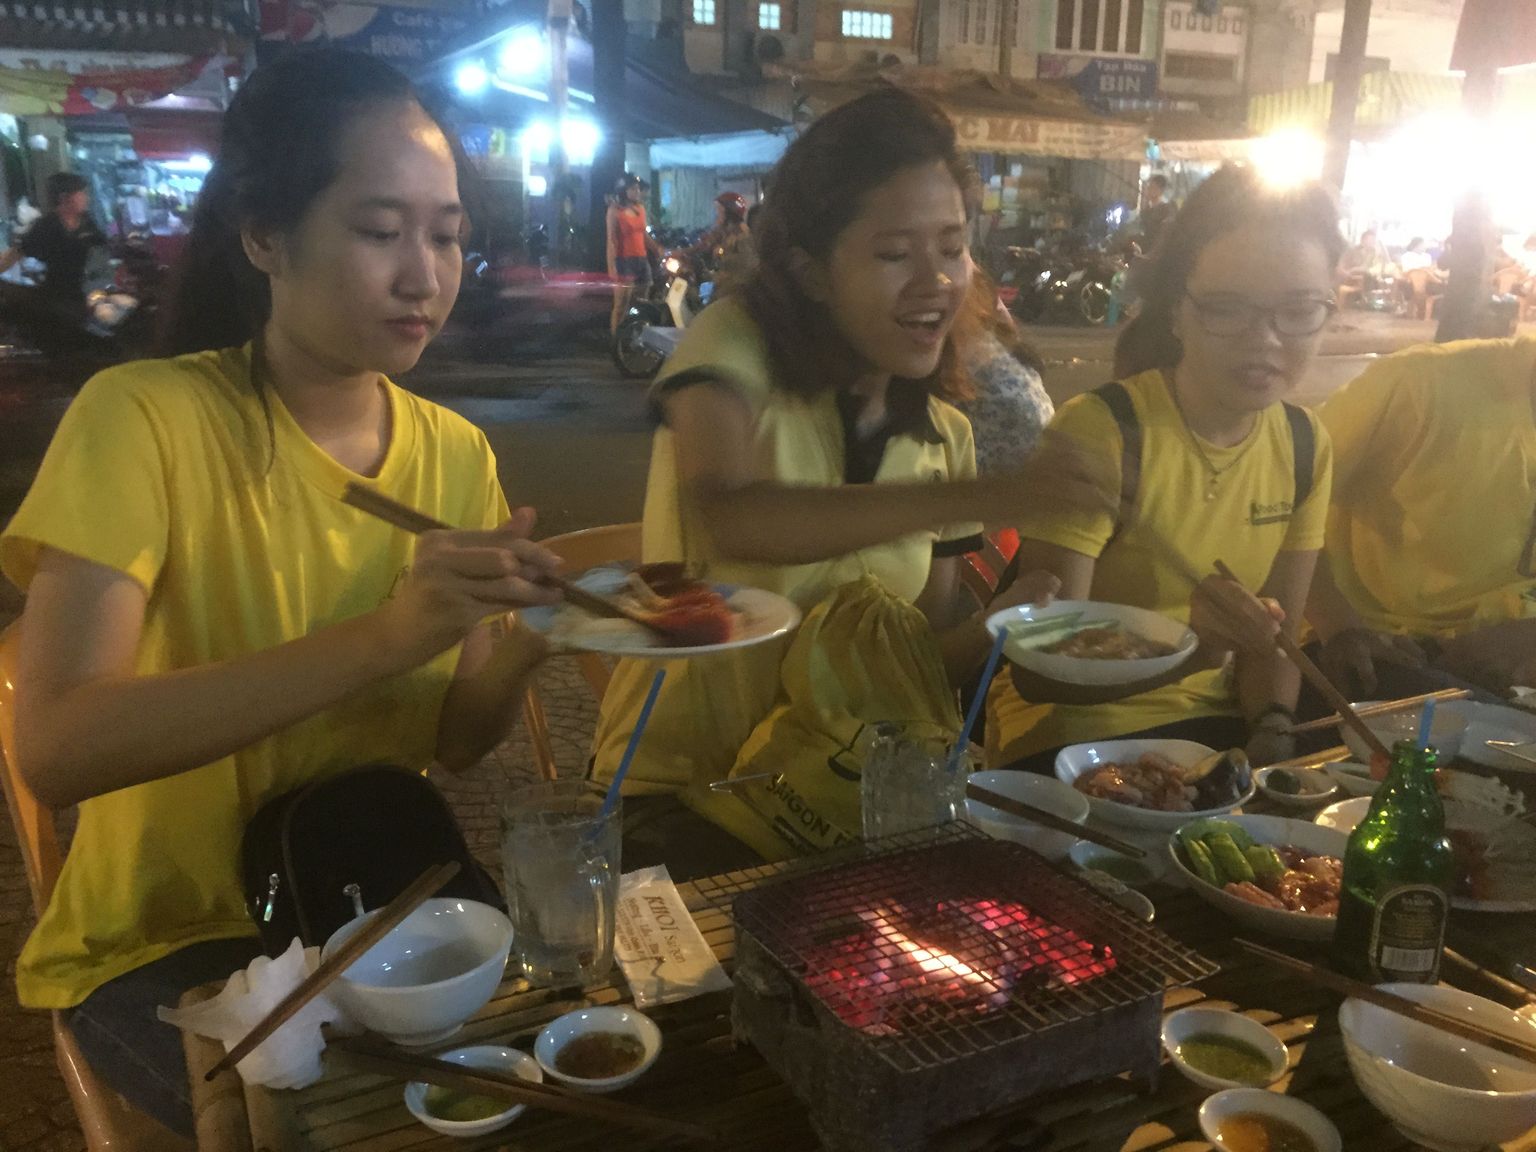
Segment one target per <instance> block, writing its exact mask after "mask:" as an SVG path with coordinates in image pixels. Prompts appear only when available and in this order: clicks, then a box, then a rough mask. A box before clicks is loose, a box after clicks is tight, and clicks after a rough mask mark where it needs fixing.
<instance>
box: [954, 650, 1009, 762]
mask: <svg viewBox="0 0 1536 1152" xmlns="http://www.w3.org/2000/svg"><path fill="white" fill-rule="evenodd" d="M1007 640H1008V630H1007V629H1006V628H999V629H998V630H997V635H996V636H995V637H993V639H992V651H991V652H990V653H989V654H988V656H987V666H986V667H985V668H983V669H982V670H981V683H980V684H979V685H977V687H976V698H975V699H973V700H972V701H971V710H970V711H969V712H968V713H966V716H965V727H964V728H962V729H960V738H959V739H958V740H956V741H955V750H954V751H953V752H951V753H950V755H949V770H950V772H951V773H954V772H958V771H959V770H960V757H962V756H964V755H965V750H966V749H967V748H969V747H970V746H971V733H972V732H974V731H975V730H976V721H977V719H978V718H979V717H980V716H981V706H982V705H983V704H984V703H986V699H987V689H988V688H989V687H991V685H992V676H993V673H995V672H996V671H997V662H998V660H999V659H1000V658H1001V657H1002V654H1003V644H1004V643H1006V642H1007Z"/></svg>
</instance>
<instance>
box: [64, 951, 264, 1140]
mask: <svg viewBox="0 0 1536 1152" xmlns="http://www.w3.org/2000/svg"><path fill="white" fill-rule="evenodd" d="M260 954H261V945H260V944H259V943H258V942H257V941H256V940H255V938H251V939H240V940H209V941H207V942H205V943H202V944H193V945H190V946H189V947H186V948H183V949H181V951H179V952H173V953H171V954H170V955H169V956H166V957H164V958H163V959H160V960H156V961H155V962H154V963H152V964H146V965H144V967H142V968H135V969H134V970H133V971H132V972H127V973H124V974H123V975H121V976H119V977H118V978H117V979H116V980H109V981H108V982H107V983H105V984H103V985H102V986H101V987H100V988H98V989H96V991H94V992H92V993H91V994H90V995H89V996H87V997H86V998H85V1000H84V1001H83V1002H82V1003H81V1004H80V1005H79V1006H78V1007H76V1008H72V1009H70V1010H69V1011H68V1012H66V1013H65V1014H64V1020H65V1023H66V1024H68V1025H69V1030H70V1031H71V1032H73V1033H74V1034H75V1041H76V1042H77V1043H78V1044H79V1045H80V1051H81V1053H82V1054H83V1055H84V1056H85V1061H86V1063H87V1064H89V1065H90V1066H91V1071H92V1072H94V1073H96V1075H97V1076H98V1077H99V1078H100V1079H101V1080H102V1081H103V1082H105V1083H106V1085H107V1086H108V1087H109V1088H111V1089H112V1090H113V1091H114V1092H116V1093H117V1094H118V1095H120V1096H122V1097H123V1098H124V1099H125V1100H127V1101H128V1102H129V1103H130V1104H132V1105H133V1106H134V1107H135V1108H137V1109H139V1110H140V1111H141V1112H146V1113H148V1114H149V1115H150V1116H153V1117H154V1118H155V1119H156V1120H158V1121H160V1123H162V1124H164V1125H165V1126H166V1127H167V1128H169V1129H170V1130H171V1131H173V1132H175V1133H177V1134H179V1135H181V1136H185V1137H186V1138H187V1139H189V1140H190V1139H192V1137H193V1128H192V1092H191V1087H190V1085H189V1084H188V1083H187V1059H186V1053H185V1052H184V1051H183V1050H182V1046H181V1030H180V1029H179V1028H176V1027H174V1026H172V1025H170V1024H166V1023H164V1022H162V1021H161V1020H160V1019H159V1017H157V1016H156V1015H155V1009H156V1008H157V1007H159V1006H160V1005H161V1004H164V1005H165V1006H166V1007H168V1008H174V1007H176V1005H177V1004H178V1003H179V1002H180V1000H181V996H182V993H184V992H186V991H187V990H189V989H191V988H196V987H197V986H198V985H199V984H206V983H208V982H209V981H210V980H222V979H224V978H225V977H226V976H228V975H229V974H230V973H231V972H234V971H235V970H236V969H237V968H244V967H245V966H246V965H247V964H249V963H250V962H251V961H252V960H254V959H255V958H256V957H257V956H259V955H260Z"/></svg>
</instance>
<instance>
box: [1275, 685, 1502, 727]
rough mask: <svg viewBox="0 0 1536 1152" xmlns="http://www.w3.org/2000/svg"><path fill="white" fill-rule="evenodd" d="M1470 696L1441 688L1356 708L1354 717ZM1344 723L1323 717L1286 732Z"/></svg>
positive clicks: (1464, 691)
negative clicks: (1436, 690)
mask: <svg viewBox="0 0 1536 1152" xmlns="http://www.w3.org/2000/svg"><path fill="white" fill-rule="evenodd" d="M1470 695H1472V692H1471V689H1468V688H1442V689H1440V691H1438V692H1425V693H1424V694H1423V695H1421V696H1404V697H1403V698H1402V699H1401V700H1386V701H1383V702H1382V703H1380V704H1367V705H1366V706H1365V707H1363V708H1356V709H1355V715H1356V716H1359V717H1361V718H1362V719H1364V718H1365V717H1368V716H1387V715H1390V714H1391V713H1393V712H1407V711H1409V710H1411V709H1414V708H1418V707H1421V706H1422V705H1423V704H1424V703H1425V702H1426V701H1429V700H1434V701H1437V702H1438V701H1445V700H1465V699H1466V698H1467V697H1468V696H1470ZM1344 722H1345V720H1344V718H1343V717H1342V716H1338V715H1334V716H1324V717H1323V718H1322V719H1321V720H1308V721H1307V722H1306V723H1305V724H1292V725H1291V726H1290V727H1289V728H1287V729H1286V732H1288V733H1290V734H1291V735H1292V736H1296V735H1300V734H1301V733H1303V732H1321V731H1323V730H1324V729H1325V728H1332V727H1334V726H1336V725H1338V724H1343V723H1344Z"/></svg>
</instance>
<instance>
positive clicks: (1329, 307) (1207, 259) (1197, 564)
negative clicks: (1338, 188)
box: [988, 168, 1342, 772]
mask: <svg viewBox="0 0 1536 1152" xmlns="http://www.w3.org/2000/svg"><path fill="white" fill-rule="evenodd" d="M1341 249H1342V240H1341V238H1340V237H1339V234H1338V226H1337V212H1336V210H1335V208H1334V204H1333V201H1332V199H1331V197H1330V196H1329V195H1328V194H1327V193H1326V192H1325V191H1324V190H1323V189H1321V188H1320V187H1317V186H1311V187H1305V188H1301V189H1298V190H1295V191H1289V192H1277V191H1273V190H1270V189H1268V188H1266V187H1265V186H1264V185H1263V184H1262V183H1261V182H1260V181H1259V179H1258V177H1257V176H1255V175H1254V174H1253V172H1252V171H1251V170H1248V169H1238V168H1227V169H1223V170H1221V171H1220V172H1218V173H1216V174H1215V175H1214V176H1212V177H1211V178H1210V179H1209V180H1207V181H1206V182H1205V183H1204V184H1203V185H1201V186H1200V187H1199V188H1198V189H1197V190H1196V191H1195V193H1194V194H1193V195H1192V196H1191V197H1190V198H1189V200H1188V201H1187V202H1186V203H1185V204H1184V206H1183V208H1182V209H1181V210H1180V212H1179V214H1178V216H1177V218H1176V219H1175V220H1174V222H1173V224H1172V225H1170V227H1169V229H1168V231H1167V232H1166V233H1165V234H1164V237H1163V240H1162V243H1161V244H1160V245H1159V247H1158V250H1157V252H1156V253H1155V254H1154V255H1153V257H1152V261H1151V263H1150V264H1149V265H1148V267H1147V274H1146V279H1145V291H1144V293H1143V299H1144V301H1145V303H1144V305H1143V307H1142V310H1141V312H1140V314H1139V315H1138V316H1137V317H1136V319H1135V320H1133V321H1132V322H1131V324H1130V326H1129V327H1128V328H1127V329H1126V330H1125V332H1123V333H1122V335H1121V337H1120V341H1119V344H1118V345H1117V348H1116V363H1115V371H1116V375H1117V376H1118V377H1119V384H1118V385H1117V386H1111V387H1110V388H1108V389H1101V390H1100V391H1099V392H1098V393H1097V394H1090V395H1085V396H1080V397H1077V398H1075V399H1073V400H1072V401H1070V402H1069V403H1067V404H1066V405H1064V406H1063V408H1062V409H1061V411H1060V412H1059V413H1058V414H1057V416H1056V419H1055V421H1054V422H1053V424H1052V428H1053V430H1054V431H1056V432H1058V433H1062V434H1065V435H1067V436H1069V437H1071V438H1072V439H1073V440H1075V441H1077V442H1079V443H1081V444H1084V445H1091V446H1094V447H1096V448H1097V450H1098V451H1099V452H1100V453H1104V454H1107V455H1108V456H1109V457H1110V459H1111V466H1112V468H1113V469H1114V471H1115V472H1116V473H1117V474H1119V476H1120V479H1119V481H1118V482H1117V483H1118V486H1119V487H1120V490H1121V492H1122V505H1121V507H1120V508H1119V509H1118V511H1116V512H1113V513H1110V512H1105V513H1102V514H1096V515H1083V514H1082V513H1081V512H1078V511H1076V510H1073V509H1063V508H1060V507H1052V506H1051V505H1049V504H1042V505H1039V506H1037V507H1036V508H1034V509H1032V510H1031V512H1030V514H1029V516H1028V518H1027V520H1026V523H1025V524H1024V525H1023V526H1022V527H1021V529H1020V534H1021V536H1023V537H1024V543H1023V545H1022V546H1021V548H1020V554H1021V558H1022V559H1021V563H1022V565H1023V567H1024V568H1026V569H1028V568H1042V569H1044V570H1046V571H1049V572H1051V573H1053V574H1054V575H1055V576H1056V577H1057V578H1058V579H1059V580H1060V582H1061V593H1060V595H1061V596H1062V597H1064V598H1070V599H1089V598H1091V599H1095V600H1104V601H1110V602H1113V603H1120V604H1130V605H1135V606H1137V607H1141V608H1148V609H1151V610H1153V611H1156V612H1161V613H1163V614H1165V615H1169V616H1173V617H1176V618H1179V619H1184V620H1188V621H1189V622H1190V624H1191V627H1193V629H1194V630H1195V632H1196V634H1197V635H1199V636H1200V638H1201V641H1202V643H1201V646H1200V648H1199V649H1198V651H1197V652H1196V654H1195V655H1194V656H1193V657H1191V659H1190V661H1189V662H1188V663H1186V664H1185V665H1183V666H1181V667H1180V668H1178V669H1176V670H1175V671H1174V672H1173V673H1172V674H1170V675H1169V676H1167V677H1164V678H1162V679H1160V680H1155V681H1149V682H1145V683H1141V684H1136V685H1131V686H1129V687H1128V688H1124V689H1105V690H1094V689H1083V690H1081V691H1074V692H1072V693H1071V694H1065V693H1063V692H1062V691H1061V690H1060V689H1059V688H1053V687H1052V686H1051V685H1048V684H1046V683H1042V682H1037V681H1034V680H1032V679H1030V678H1028V677H1026V676H1025V675H1024V674H1023V673H1022V671H1021V670H1019V669H1014V670H1013V675H1012V676H1011V677H999V680H998V682H997V683H996V684H995V685H994V687H993V691H992V696H991V700H990V718H991V719H990V724H989V729H988V758H989V761H990V762H992V763H994V764H996V765H998V766H1005V765H1006V766H1013V767H1022V768H1030V769H1034V770H1037V771H1042V772H1050V771H1052V769H1053V765H1054V761H1055V756H1056V752H1057V751H1058V750H1059V749H1060V748H1062V747H1063V746H1065V745H1068V744H1075V743H1078V742H1081V741H1086V740H1097V739H1111V738H1114V737H1119V736H1129V735H1158V736H1168V737H1181V738H1185V739H1191V740H1195V741H1198V742H1200V743H1204V744H1208V745H1210V746H1212V747H1215V748H1218V749H1224V748H1230V747H1234V746H1242V745H1246V746H1247V750H1248V753H1249V755H1250V757H1251V758H1252V759H1253V760H1254V761H1255V762H1256V763H1268V762H1271V761H1273V760H1276V759H1281V758H1283V757H1285V756H1286V755H1288V754H1289V750H1290V747H1291V743H1292V741H1291V738H1290V737H1288V736H1286V735H1284V729H1285V728H1286V727H1287V726H1288V725H1289V724H1290V722H1291V720H1292V719H1293V716H1294V709H1295V707H1296V696H1297V688H1298V677H1297V673H1296V669H1295V668H1294V667H1293V666H1292V665H1291V664H1290V663H1289V662H1287V661H1286V660H1285V659H1284V658H1283V657H1281V656H1280V655H1279V654H1278V652H1277V651H1276V649H1275V646H1274V643H1273V640H1272V638H1271V637H1270V636H1266V635H1264V634H1262V633H1261V632H1260V633H1252V634H1250V635H1248V636H1247V637H1246V639H1244V638H1241V637H1236V635H1235V634H1232V633H1229V634H1228V635H1227V636H1223V637H1217V636H1213V634H1212V632H1211V627H1210V622H1209V620H1208V618H1207V616H1206V613H1205V612H1204V610H1203V607H1202V605H1201V604H1200V603H1199V601H1198V600H1197V601H1196V602H1194V603H1193V604H1192V602H1191V598H1190V593H1191V588H1190V584H1189V577H1188V576H1187V575H1186V573H1194V572H1209V571H1211V569H1212V567H1213V566H1214V564H1215V562H1216V561H1217V560H1223V561H1225V562H1226V563H1227V564H1228V565H1229V566H1230V567H1231V568H1232V570H1233V572H1234V573H1235V574H1236V575H1237V577H1238V578H1239V580H1241V581H1242V582H1243V584H1245V585H1247V586H1248V587H1250V588H1256V589H1261V595H1262V596H1263V597H1265V598H1268V599H1269V600H1270V601H1271V602H1272V603H1273V604H1275V605H1277V610H1276V615H1277V616H1281V615H1282V614H1283V619H1284V620H1285V625H1284V626H1285V627H1286V628H1287V629H1288V630H1291V631H1293V632H1294V630H1295V629H1296V628H1297V626H1298V625H1299V623H1300V621H1301V616H1302V608H1303V606H1304V605H1305V603H1306V597H1307V589H1308V586H1309V584H1310V583H1311V580H1312V572H1313V568H1314V566H1315V564H1316V560H1317V554H1318V549H1319V548H1320V547H1321V545H1322V538H1323V528H1324V522H1325V517H1326V514H1327V509H1328V495H1329V481H1330V476H1331V466H1332V453H1331V451H1330V449H1329V444H1328V438H1327V435H1326V433H1325V432H1324V431H1323V430H1322V428H1321V427H1320V425H1319V424H1318V423H1317V421H1316V420H1315V419H1314V418H1313V417H1312V416H1311V415H1310V414H1308V413H1305V412H1302V411H1301V410H1300V409H1291V408H1289V407H1288V406H1286V405H1284V404H1283V403H1282V398H1283V397H1284V396H1285V395H1286V394H1287V393H1289V392H1290V391H1291V390H1292V389H1294V388H1295V387H1296V385H1297V383H1298V382H1299V381H1300V380H1301V378H1302V376H1303V375H1304V374H1305V372H1306V370H1307V368H1308V366H1309V365H1310V364H1311V362H1312V358H1313V356H1314V355H1315V353H1316V351H1317V345H1318V341H1319V339H1320V338H1321V333H1322V330H1323V327H1324V326H1325V325H1326V324H1327V322H1328V318H1329V316H1330V315H1331V314H1332V312H1333V308H1334V304H1333V298H1332V286H1333V272H1334V267H1335V265H1336V264H1337V263H1338V259H1339V254H1340V251H1341ZM1138 466H1139V478H1138V477H1137V476H1136V475H1135V473H1134V472H1132V471H1131V470H1133V469H1137V468H1138ZM1233 638H1237V639H1239V640H1240V643H1239V644H1238V645H1237V647H1238V651H1237V654H1236V658H1235V660H1234V661H1233V662H1232V663H1231V665H1230V668H1228V667H1227V657H1228V649H1229V648H1230V647H1231V646H1232V639H1233ZM1010 681H1011V682H1010Z"/></svg>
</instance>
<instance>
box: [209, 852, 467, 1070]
mask: <svg viewBox="0 0 1536 1152" xmlns="http://www.w3.org/2000/svg"><path fill="white" fill-rule="evenodd" d="M458 873H459V862H458V861H457V860H450V861H448V863H446V864H439V865H438V866H437V867H435V868H429V869H427V870H426V871H425V872H423V873H422V874H421V875H420V876H418V877H416V879H415V880H413V881H411V885H410V887H408V888H407V889H406V890H405V891H404V892H402V893H400V895H398V896H396V897H395V898H394V899H393V900H391V901H390V902H389V903H388V904H386V905H385V906H384V907H383V909H382V910H380V911H379V912H377V913H376V914H375V915H374V917H373V919H372V920H370V921H369V922H368V923H367V924H366V925H364V926H363V927H362V928H361V929H359V930H358V931H357V932H356V933H354V934H353V935H352V936H351V937H349V938H348V939H347V941H346V943H344V944H343V945H342V946H341V947H340V948H338V949H336V951H335V952H333V953H332V954H331V955H330V957H328V958H327V959H325V960H323V961H321V963H320V966H319V967H318V968H316V969H315V970H314V971H313V972H311V973H310V974H309V975H308V976H306V977H305V978H304V979H303V980H301V981H300V982H299V986H298V987H297V988H295V989H294V990H293V991H292V992H290V993H288V995H286V996H284V997H283V998H282V999H281V1000H280V1001H278V1003H277V1005H276V1007H274V1008H273V1009H272V1011H270V1012H268V1013H267V1014H266V1015H265V1016H263V1017H262V1018H261V1019H260V1020H258V1021H257V1022H256V1026H255V1027H254V1028H252V1029H251V1030H250V1031H249V1032H247V1033H246V1035H245V1039H243V1040H241V1041H240V1042H239V1043H238V1044H236V1045H235V1046H234V1047H233V1048H231V1049H230V1050H229V1051H228V1052H226V1053H225V1054H224V1058H223V1059H222V1060H220V1061H219V1062H218V1063H217V1064H215V1065H214V1066H213V1067H212V1068H210V1069H208V1071H207V1073H206V1074H205V1075H204V1077H203V1079H205V1080H212V1079H213V1078H214V1077H215V1076H217V1075H218V1074H219V1073H220V1072H223V1071H224V1070H225V1069H226V1068H233V1067H234V1066H235V1065H236V1064H238V1063H240V1061H242V1060H244V1059H245V1058H246V1057H247V1056H249V1055H250V1054H251V1053H252V1052H253V1051H255V1049H256V1046H257V1045H259V1044H260V1043H261V1042H262V1041H263V1040H265V1039H267V1037H269V1036H271V1035H272V1033H274V1032H276V1031H277V1030H278V1029H279V1028H281V1027H282V1026H283V1025H284V1024H286V1023H287V1022H288V1021H289V1020H291V1019H292V1018H293V1016H294V1015H295V1014H296V1013H297V1012H298V1011H299V1009H301V1008H303V1007H304V1005H306V1004H308V1003H309V1002H310V1001H311V1000H313V999H314V998H315V997H316V996H318V995H320V993H321V992H324V991H325V990H326V988H328V987H329V986H330V984H331V981H333V980H335V979H336V977H338V976H340V975H341V974H342V973H343V972H345V971H346V970H347V969H348V968H350V967H351V966H352V963H353V961H355V960H356V959H358V957H360V956H361V955H362V954H363V953H364V952H366V951H368V949H370V948H372V947H373V946H374V945H375V944H377V943H378V942H379V941H380V940H382V939H384V937H385V936H386V935H388V934H389V931H390V929H392V928H394V927H395V926H396V925H397V924H399V923H400V921H402V920H404V919H405V918H406V917H407V916H409V915H410V914H411V913H412V912H414V911H416V909H417V908H419V907H421V904H422V902H423V901H425V900H426V899H427V898H428V897H429V896H431V895H433V894H434V893H435V892H437V891H438V890H439V889H440V888H442V886H443V885H444V884H446V883H448V881H450V880H452V879H453V878H454V877H455V876H457V875H458Z"/></svg>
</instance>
